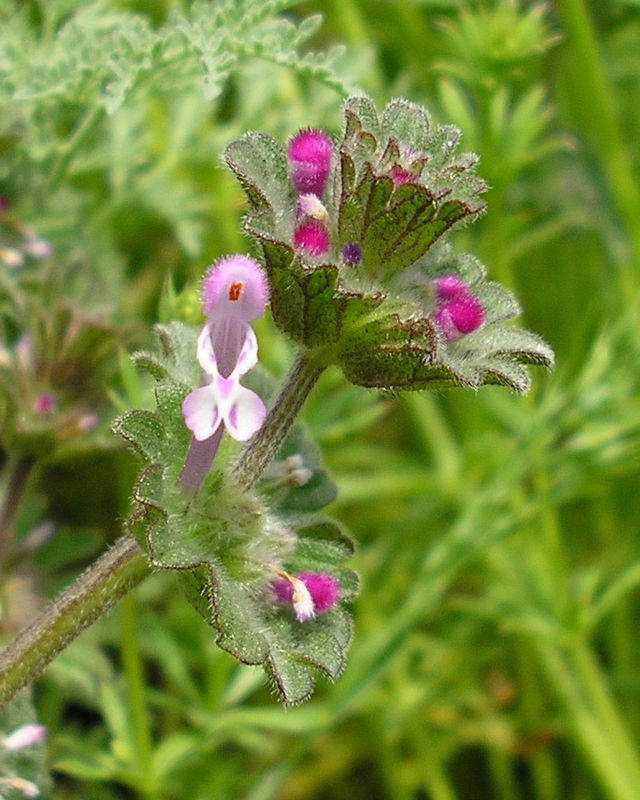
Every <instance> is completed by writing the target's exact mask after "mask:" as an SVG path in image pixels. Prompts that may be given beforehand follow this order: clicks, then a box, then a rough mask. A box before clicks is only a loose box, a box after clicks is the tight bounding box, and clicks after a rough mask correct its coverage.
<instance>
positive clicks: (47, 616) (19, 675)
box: [0, 536, 149, 707]
mask: <svg viewBox="0 0 640 800" xmlns="http://www.w3.org/2000/svg"><path fill="white" fill-rule="evenodd" d="M148 574H149V568H148V566H147V561H146V557H145V556H144V554H143V553H142V551H141V550H140V548H139V547H138V545H137V543H136V541H135V539H134V538H133V537H132V536H123V537H122V538H121V539H119V540H118V541H117V542H116V543H115V544H114V546H113V547H112V548H111V549H110V550H108V551H107V552H106V553H105V554H104V555H103V556H102V557H101V558H99V559H98V560H97V561H96V562H95V564H92V565H91V566H90V567H89V568H88V569H87V570H86V571H85V572H84V573H83V574H82V575H80V577H79V578H77V579H76V581H75V582H74V583H73V584H72V585H71V586H70V587H69V588H68V589H67V590H66V591H64V592H63V593H62V594H61V595H60V597H59V598H57V599H56V600H54V601H53V602H52V603H51V604H50V605H49V606H48V607H47V608H46V609H45V610H44V611H43V612H42V614H41V615H40V616H39V617H38V618H37V619H36V620H35V622H33V624H32V625H30V626H29V627H28V628H26V629H25V630H24V631H23V632H22V633H21V634H20V635H19V636H18V637H17V638H16V639H15V640H14V641H13V642H12V643H11V644H10V645H9V646H8V647H7V648H6V649H5V650H4V651H3V652H2V653H0V707H2V706H3V705H4V703H6V702H7V701H8V700H10V699H11V698H12V697H13V695H14V694H15V693H16V692H17V691H18V690H19V689H21V688H22V687H23V686H26V685H27V684H28V683H30V682H31V681H32V680H34V678H36V677H37V676H38V675H39V674H40V673H41V672H42V670H43V669H44V668H45V667H46V666H47V664H48V663H49V662H50V661H51V660H52V659H53V658H54V657H55V656H56V655H57V654H58V653H59V652H60V651H61V650H62V649H64V647H66V645H67V644H69V642H71V641H72V640H73V639H75V638H76V636H78V634H80V633H81V632H82V631H83V630H84V629H85V628H87V627H88V626H89V625H90V624H91V623H92V622H94V621H95V620H96V619H98V617H100V616H101V615H102V614H104V613H105V611H107V610H108V609H109V608H111V607H112V606H113V605H114V604H115V603H116V601H118V600H119V599H120V598H121V597H122V596H123V595H125V594H126V593H127V592H128V591H129V589H131V587H132V586H134V585H135V584H137V583H139V582H140V581H141V580H143V578H145V577H146V576H147V575H148Z"/></svg>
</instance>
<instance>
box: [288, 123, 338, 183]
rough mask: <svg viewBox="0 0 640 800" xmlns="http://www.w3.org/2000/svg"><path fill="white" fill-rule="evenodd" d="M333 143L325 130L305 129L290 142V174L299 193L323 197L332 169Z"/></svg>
mask: <svg viewBox="0 0 640 800" xmlns="http://www.w3.org/2000/svg"><path fill="white" fill-rule="evenodd" d="M332 150H333V144H332V142H331V139H330V137H329V136H328V134H326V133H325V132H324V131H318V130H304V131H300V132H299V133H297V134H296V135H295V136H294V137H293V139H291V141H290V142H289V147H288V150H287V155H288V157H289V175H290V177H291V182H292V183H293V185H294V187H295V190H296V192H297V193H298V194H305V193H308V192H310V193H311V194H315V195H317V196H318V197H322V195H323V194H324V190H325V187H326V185H327V178H328V177H329V170H330V169H331V154H332Z"/></svg>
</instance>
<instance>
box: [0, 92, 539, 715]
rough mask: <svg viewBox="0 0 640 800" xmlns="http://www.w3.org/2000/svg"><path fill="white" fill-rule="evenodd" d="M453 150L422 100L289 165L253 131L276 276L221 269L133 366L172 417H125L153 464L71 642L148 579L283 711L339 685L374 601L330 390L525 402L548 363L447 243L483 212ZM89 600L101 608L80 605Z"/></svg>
mask: <svg viewBox="0 0 640 800" xmlns="http://www.w3.org/2000/svg"><path fill="white" fill-rule="evenodd" d="M457 139H458V133H457V131H456V130H455V129H454V128H451V127H448V126H445V127H440V128H435V129H434V128H432V126H431V123H430V120H429V117H428V115H427V113H426V112H425V111H424V110H423V109H421V108H420V107H418V106H416V105H413V104H412V103H409V102H407V101H405V100H394V101H392V102H391V103H389V105H388V106H387V107H386V109H385V110H384V112H383V113H382V115H378V113H377V111H376V109H375V107H374V106H373V104H372V103H371V101H369V100H368V99H367V98H363V97H356V98H351V99H350V100H348V101H347V103H346V105H345V125H344V129H343V132H342V135H341V138H340V139H339V140H336V141H334V139H332V138H331V137H330V136H329V135H328V134H326V133H325V132H323V131H316V130H303V131H301V132H300V133H298V134H297V135H296V136H294V137H293V138H292V140H291V141H290V142H289V144H288V147H287V148H284V147H282V146H280V145H279V144H278V143H277V142H276V141H275V140H273V139H271V138H270V137H268V136H265V135H263V134H258V133H249V134H247V135H246V136H244V137H243V138H242V139H240V140H238V141H236V142H233V143H232V144H230V145H229V146H228V148H227V150H226V154H225V157H226V161H227V163H228V165H229V166H230V168H231V169H232V170H233V172H234V173H235V174H236V176H237V177H238V178H239V180H240V182H241V184H242V186H243V188H244V189H245V191H246V194H247V198H248V201H249V209H248V213H247V216H246V218H245V230H246V232H247V233H248V234H249V235H250V236H251V237H252V239H253V240H254V242H255V243H256V245H257V248H258V250H259V254H260V262H261V263H258V261H256V260H254V259H253V258H252V257H250V256H247V255H239V254H236V255H231V256H227V257H224V258H221V259H219V260H218V261H217V262H215V263H214V264H213V265H212V266H211V267H210V268H209V270H208V271H207V272H206V274H205V276H204V278H203V281H202V286H201V299H202V308H203V312H204V316H205V322H204V325H203V327H202V329H201V330H200V332H199V333H198V332H197V331H195V330H193V329H191V328H190V327H187V326H185V325H182V324H179V323H171V324H169V325H164V326H158V328H157V336H158V341H159V345H160V348H159V350H160V352H159V353H152V352H140V353H137V354H135V356H134V361H135V362H136V363H137V364H138V365H139V366H140V367H141V368H144V369H146V370H147V371H148V372H149V373H150V374H151V375H152V376H153V377H154V378H155V380H156V382H157V385H156V401H157V410H156V411H155V412H151V411H147V410H133V411H129V412H127V413H125V414H124V415H123V416H121V417H120V418H119V419H118V420H117V421H116V423H115V426H114V429H115V431H116V432H117V433H119V434H120V435H121V436H122V437H124V438H125V439H126V440H127V442H129V443H130V444H131V445H132V446H133V447H134V448H135V450H136V451H137V452H138V453H139V455H140V456H141V457H142V459H143V461H144V468H143V470H142V472H141V474H140V476H139V478H138V481H137V483H136V487H135V490H134V494H133V502H132V512H131V515H130V517H129V520H128V529H129V532H130V535H129V536H126V537H124V538H123V539H122V540H121V541H120V543H119V544H118V545H117V546H116V547H115V548H114V550H113V551H112V553H110V554H107V556H105V557H104V560H103V561H102V562H100V563H99V565H98V566H97V568H96V570H95V572H92V573H89V574H88V575H87V576H85V578H83V580H84V583H83V587H82V588H81V590H74V591H70V593H69V596H68V597H67V598H66V599H64V598H63V600H61V601H60V604H61V605H60V606H55V605H54V607H53V609H52V611H51V614H52V615H53V617H55V621H56V624H57V623H58V621H59V620H60V619H63V620H64V623H63V624H62V628H63V632H62V633H61V634H60V636H59V637H58V640H57V646H62V644H63V643H64V637H65V636H66V637H67V638H69V637H71V636H72V635H74V634H75V632H77V629H78V627H80V626H81V625H82V624H88V622H89V621H91V619H92V618H93V617H92V614H95V613H98V607H99V605H100V603H99V602H98V600H96V598H98V599H99V598H100V597H101V596H102V595H104V594H105V592H106V593H107V594H109V597H110V598H112V600H113V599H115V598H116V597H117V596H119V595H120V594H122V593H124V592H126V591H127V589H128V588H129V587H130V586H131V584H132V583H135V582H137V581H139V580H141V579H142V578H143V577H144V576H145V575H146V574H147V573H148V569H149V567H150V568H152V569H166V570H173V571H176V572H177V573H178V576H179V581H180V585H181V587H182V589H183V590H184V593H185V594H186V596H187V598H188V599H189V601H190V602H191V603H192V605H193V606H194V607H195V608H196V610H197V611H198V612H199V613H200V614H201V615H202V616H203V617H204V618H205V619H206V620H207V622H208V623H209V624H210V625H211V626H212V627H213V629H214V631H215V636H216V641H217V643H218V644H219V645H220V647H222V648H223V649H225V650H227V651H228V652H230V653H231V654H232V655H234V656H235V657H236V658H238V659H239V660H240V661H241V662H243V663H246V664H255V665H261V666H263V667H264V669H265V671H266V673H267V675H268V677H269V679H270V682H271V685H272V686H273V687H274V689H275V690H276V692H277V693H278V695H279V696H280V698H281V699H282V700H283V702H285V703H288V704H293V703H298V702H301V701H302V700H304V699H306V698H307V697H308V696H309V695H310V694H311V692H312V691H313V688H314V682H315V676H316V673H317V672H320V673H321V674H323V675H325V676H326V677H328V678H330V679H334V678H336V677H337V676H338V675H339V674H340V672H341V670H342V669H343V667H344V663H345V654H346V650H347V647H348V644H349V641H350V638H351V627H352V626H351V619H350V616H349V614H348V612H347V610H346V608H345V603H348V601H349V600H351V599H352V598H353V597H354V595H355V594H356V592H357V588H358V579H357V576H356V575H355V573H354V572H353V571H352V570H350V569H349V568H348V567H347V566H346V565H345V563H344V562H345V561H346V560H347V559H348V558H349V557H350V556H351V555H352V554H353V544H352V542H351V540H350V539H349V537H348V536H347V535H346V534H345V532H344V531H343V530H342V529H341V528H340V526H339V525H337V524H336V523H335V522H333V521H332V520H330V519H328V518H326V517H324V516H322V515H319V513H318V512H320V511H321V509H323V508H324V507H325V506H326V505H327V504H328V503H329V502H330V501H331V500H332V499H333V497H334V496H335V488H334V486H333V484H332V482H331V481H330V479H329V477H328V476H327V474H326V473H325V472H324V471H323V470H322V469H321V468H320V466H319V463H318V457H317V453H316V452H315V450H314V447H313V445H312V444H311V443H310V442H309V440H308V439H307V437H306V434H305V432H304V429H302V428H301V427H300V426H298V425H296V424H294V423H295V419H296V416H297V413H298V412H299V410H300V408H301V406H302V404H303V403H304V401H305V399H306V397H307V396H308V394H309V392H310V391H311V389H312V388H313V386H314V384H315V382H316V381H317V379H318V377H319V375H320V374H321V373H322V371H323V370H324V369H325V368H326V367H327V366H329V365H331V364H336V365H338V366H339V367H340V368H341V369H342V372H343V373H344V375H345V377H346V378H347V379H348V380H349V381H351V382H353V383H354V384H357V385H359V386H364V387H369V388H380V389H388V390H393V391H400V390H407V389H411V390H417V389H424V388H428V387H431V386H442V385H445V386H446V385H457V386H464V387H469V388H474V389H475V388H478V387H479V386H481V385H482V384H486V383H494V384H495V383H497V384H502V385H506V386H508V387H511V388H512V389H515V390H516V391H518V392H524V391H525V390H526V389H527V388H528V385H529V379H528V375H527V372H526V369H525V366H524V365H526V364H527V363H538V364H543V365H550V364H551V363H552V361H553V354H552V351H551V350H550V348H549V347H548V346H547V345H546V344H545V343H544V342H543V341H542V340H541V339H540V338H539V337H537V336H536V335H535V334H532V333H529V332H527V331H522V330H519V329H514V328H510V327H508V326H506V325H505V324H504V323H505V322H506V321H507V320H509V319H511V318H512V317H514V316H515V315H516V314H517V313H518V311H519V308H518V305H517V303H516V302H515V300H514V299H513V298H512V297H511V295H510V294H509V293H508V292H507V291H506V290H505V289H503V288H502V287H501V286H499V285H498V284H496V283H492V282H489V281H487V280H486V278H485V270H484V268H483V267H482V265H481V264H480V263H479V262H478V261H477V260H476V259H475V258H473V257H472V256H469V255H460V254H458V253H456V252H455V251H454V250H453V249H451V247H450V246H449V245H448V244H447V243H446V242H445V241H444V237H445V235H446V234H447V233H448V232H449V231H450V230H452V229H454V228H455V227H457V226H460V225H462V224H464V223H466V222H470V221H472V220H473V219H475V218H476V217H477V216H478V215H479V214H480V213H481V212H482V210H483V208H484V206H483V203H482V201H481V200H480V195H481V194H482V192H483V190H484V188H485V185H484V183H483V182H482V180H480V179H479V178H478V177H477V176H476V174H475V171H474V168H475V164H476V158H475V156H473V155H469V154H456V145H457ZM267 303H269V304H270V307H271V312H272V314H273V318H274V320H275V322H276V324H277V325H278V327H279V328H280V329H281V330H282V331H283V332H284V333H285V334H286V335H287V336H288V337H289V338H290V339H292V340H293V342H294V343H295V344H296V346H297V348H298V353H297V358H296V359H295V362H294V365H293V367H292V369H291V371H290V374H289V376H288V377H287V378H286V380H285V382H284V384H283V386H282V387H281V389H280V390H279V391H278V392H275V393H274V392H273V391H272V389H273V387H272V385H271V382H270V380H269V378H268V376H266V375H265V374H264V372H262V371H261V370H260V369H259V368H258V367H257V363H258V342H257V339H256V336H255V334H254V332H253V330H252V328H251V325H250V323H251V322H253V321H254V320H255V319H257V318H258V317H260V316H261V315H262V314H263V312H264V311H265V308H266V306H267ZM245 382H246V383H248V384H249V385H248V386H247V385H244V384H245ZM267 407H268V408H269V410H268V411H267ZM225 432H226V433H228V434H229V436H228V437H225V436H224V434H225ZM141 551H142V553H143V554H144V557H143V556H142V554H141ZM105 586H106V587H107V589H105ZM85 590H86V591H85ZM101 592H102V595H101V594H100V593H101ZM84 594H86V595H87V596H89V595H90V596H91V597H92V598H94V600H95V603H94V604H93V605H92V604H91V603H89V604H85V603H83V604H81V605H80V604H79V599H81V598H82V597H83V596H84ZM65 603H66V605H65ZM103 607H104V606H102V608H103ZM61 609H62V610H61ZM67 612H68V613H67ZM72 612H77V613H79V614H80V617H81V620H80V622H77V620H76V622H75V625H76V628H75V631H71V627H70V626H71V625H72V623H71V622H70V621H69V620H70V619H71V614H72ZM46 636H47V634H46V620H45V621H43V622H42V624H41V625H40V626H39V628H37V630H36V631H34V632H32V633H31V634H29V635H27V636H26V637H25V639H24V640H23V641H22V643H19V645H18V646H16V647H15V648H14V651H8V652H9V654H8V655H6V654H5V661H7V662H10V665H11V664H13V665H15V663H17V661H18V660H19V659H21V663H22V664H23V667H22V676H23V677H22V678H21V677H20V676H19V675H18V670H14V671H13V677H12V680H13V684H12V686H13V688H14V689H15V688H16V687H17V686H18V685H20V683H19V682H20V680H23V682H24V679H25V676H27V677H29V676H30V675H31V674H32V673H30V672H29V670H30V666H29V665H30V663H31V661H33V659H36V660H37V664H38V665H40V664H42V663H43V662H44V663H46V659H47V658H48V657H51V656H52V655H53V652H54V651H53V650H51V652H49V651H47V652H46V653H44V654H43V649H42V648H43V645H42V641H43V640H44V639H46ZM47 641H48V640H47ZM45 649H46V648H45ZM34 654H35V655H34ZM29 659H31V661H30V660H29ZM3 691H4V692H5V696H6V693H7V692H8V691H9V689H8V688H7V687H6V686H5V689H4V690H3Z"/></svg>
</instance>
